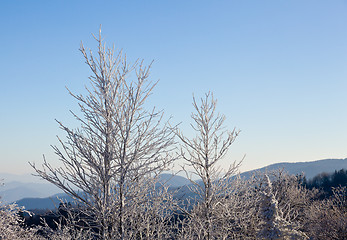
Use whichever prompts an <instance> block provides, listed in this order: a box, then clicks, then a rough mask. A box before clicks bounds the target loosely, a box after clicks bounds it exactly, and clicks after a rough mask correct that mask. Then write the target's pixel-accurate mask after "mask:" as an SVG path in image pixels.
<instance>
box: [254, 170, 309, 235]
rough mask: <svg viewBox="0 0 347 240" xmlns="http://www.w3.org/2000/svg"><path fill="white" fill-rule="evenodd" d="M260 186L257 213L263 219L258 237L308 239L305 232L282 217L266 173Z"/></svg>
mask: <svg viewBox="0 0 347 240" xmlns="http://www.w3.org/2000/svg"><path fill="white" fill-rule="evenodd" d="M262 188H263V189H262V191H261V192H260V193H261V195H262V199H261V202H260V210H259V213H260V218H261V219H262V220H263V221H262V224H261V225H260V231H259V233H258V238H260V239H267V240H275V239H288V240H289V239H292V240H295V239H308V237H307V236H306V234H304V233H303V232H301V231H299V230H297V229H296V228H295V227H294V226H293V224H292V223H290V222H288V221H286V220H285V219H284V218H283V214H282V211H281V210H280V208H279V207H278V201H277V199H276V197H275V194H274V193H273V188H272V183H271V181H270V178H269V177H268V175H266V174H265V176H264V181H263V186H262Z"/></svg>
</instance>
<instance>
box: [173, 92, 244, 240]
mask: <svg viewBox="0 0 347 240" xmlns="http://www.w3.org/2000/svg"><path fill="white" fill-rule="evenodd" d="M216 104H217V101H216V100H215V99H214V98H213V94H212V93H210V92H209V93H207V94H206V95H205V97H204V98H202V99H201V105H198V103H197V102H196V100H195V98H193V106H194V109H195V112H194V113H192V115H191V117H192V119H193V121H194V123H193V124H191V126H192V128H193V129H194V131H195V132H196V134H197V135H196V137H195V138H193V139H188V138H187V137H185V136H184V135H183V134H182V133H181V132H177V136H178V137H179V139H180V140H181V142H182V148H181V156H182V158H183V159H184V160H185V161H186V163H187V165H188V166H189V167H190V168H192V169H193V174H196V175H197V176H198V178H199V179H200V180H201V181H200V180H199V181H194V180H192V178H191V176H190V175H189V173H188V171H186V173H187V176H188V178H189V179H190V181H191V183H192V184H193V187H191V191H193V192H194V193H195V194H197V201H198V202H197V203H196V204H195V206H194V207H193V209H192V210H191V211H189V212H188V211H187V213H188V215H189V222H188V223H187V224H185V226H186V227H187V228H186V230H187V231H188V232H189V234H191V237H192V238H194V239H216V238H219V239H221V236H218V234H219V232H218V231H216V228H217V227H218V225H219V224H218V223H221V222H223V221H224V220H225V219H220V216H222V215H221V214H222V213H221V212H220V210H221V209H223V207H221V206H223V205H224V204H225V202H226V201H225V199H226V198H228V195H229V194H231V193H232V192H235V189H234V187H233V186H232V177H233V176H234V175H235V174H236V173H237V169H238V167H239V164H240V163H236V162H234V163H233V164H232V165H230V167H229V169H227V170H226V171H225V172H224V171H223V169H222V168H221V167H220V166H218V163H219V161H220V160H221V159H222V158H223V157H224V156H225V154H226V153H227V151H228V149H229V147H230V145H231V144H232V143H233V142H234V140H235V138H236V137H237V135H238V134H239V131H236V130H235V129H234V130H233V131H231V132H230V131H226V130H224V128H223V123H224V120H225V117H224V116H223V115H220V114H219V113H216ZM184 234H185V235H186V234H187V232H185V233H184Z"/></svg>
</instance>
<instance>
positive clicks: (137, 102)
mask: <svg viewBox="0 0 347 240" xmlns="http://www.w3.org/2000/svg"><path fill="white" fill-rule="evenodd" d="M95 39H96V40H97V42H98V48H97V54H96V56H95V55H93V54H92V52H91V51H90V52H89V53H88V51H87V50H86V49H85V47H84V46H83V45H82V44H81V48H80V50H81V52H82V54H83V56H84V59H85V62H86V64H87V65H88V67H89V68H90V70H91V72H92V75H91V76H90V78H89V79H90V85H89V86H88V87H86V91H87V93H86V94H85V95H82V94H80V95H76V94H73V93H71V92H70V91H69V93H70V94H71V95H72V97H73V98H74V99H75V100H77V102H78V105H79V107H80V111H81V114H77V113H75V112H71V113H72V115H73V116H74V118H75V119H76V120H77V121H78V122H79V124H80V127H79V128H77V129H71V128H68V127H67V126H65V125H64V124H63V123H62V122H60V121H57V122H58V124H59V126H60V128H61V129H62V130H63V131H64V132H65V134H66V139H67V140H66V141H65V140H63V139H61V138H58V139H59V142H60V147H58V146H53V149H54V151H55V153H56V155H57V156H58V157H59V161H60V163H61V165H60V166H58V167H55V166H53V165H51V163H49V162H48V161H47V160H46V159H44V163H43V166H42V168H41V169H40V168H38V167H37V166H36V165H35V164H33V163H31V165H32V167H33V168H34V169H35V171H36V172H37V174H38V176H40V177H42V178H43V179H45V180H47V181H49V182H51V183H53V184H54V185H56V186H57V187H59V188H60V189H61V190H63V191H64V192H65V193H67V194H68V195H70V196H71V197H73V198H74V199H75V201H76V205H79V206H81V207H80V209H81V211H83V214H82V215H83V216H84V218H85V219H87V220H85V223H84V227H86V228H93V229H96V230H95V232H96V233H97V237H99V238H102V239H134V238H147V239H153V238H162V235H161V234H162V232H164V231H166V228H164V227H163V224H165V217H166V215H167V211H169V208H170V206H169V204H170V202H171V196H170V195H169V194H168V193H167V189H166V188H165V187H163V186H161V185H158V184H157V181H156V179H157V178H156V177H157V176H158V174H160V173H161V172H162V171H163V170H165V169H166V168H167V167H168V166H169V165H170V164H171V163H172V161H173V160H174V158H173V157H172V155H171V154H170V152H171V150H172V148H173V144H174V135H173V134H172V130H171V127H169V125H168V122H166V121H163V112H161V111H157V110H156V109H155V108H153V109H152V110H147V108H146V107H147V105H146V100H147V99H148V97H149V95H150V94H151V92H152V90H153V88H154V87H155V85H156V83H152V82H151V81H150V80H149V71H150V67H151V66H150V65H149V66H148V67H146V66H144V64H143V61H136V62H135V63H134V64H129V63H128V61H127V59H126V57H125V55H123V54H122V52H118V53H116V52H115V50H114V48H107V47H106V46H105V44H104V42H103V40H102V38H101V33H100V34H99V36H98V37H96V38H95Z"/></svg>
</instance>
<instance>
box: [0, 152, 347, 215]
mask: <svg viewBox="0 0 347 240" xmlns="http://www.w3.org/2000/svg"><path fill="white" fill-rule="evenodd" d="M342 168H343V169H347V158H346V159H324V160H318V161H311V162H296V163H288V162H284V163H275V164H271V165H268V166H266V167H263V168H259V169H256V170H252V171H247V172H244V173H242V174H241V176H244V177H248V176H251V175H252V174H254V173H255V172H266V171H273V170H277V169H283V170H284V171H286V172H288V173H289V174H294V175H295V174H301V173H304V174H305V176H306V178H307V179H311V178H313V177H314V176H316V175H317V174H319V173H322V172H327V173H333V172H334V171H335V170H340V169H342ZM1 178H4V177H3V176H2V175H1V173H0V179H1ZM11 180H13V178H12V179H11ZM159 180H160V182H162V183H165V184H167V185H168V186H170V188H171V189H177V188H179V187H182V186H184V187H182V188H181V189H179V191H178V192H177V193H176V195H177V196H176V197H177V198H184V197H187V196H190V195H191V193H190V192H189V188H188V187H186V186H187V185H189V184H190V181H189V180H188V179H186V178H185V177H182V176H178V175H172V174H162V175H160V176H159ZM0 196H2V197H3V199H2V200H5V201H4V202H14V201H16V202H17V204H18V205H19V206H25V208H26V209H35V208H41V209H44V208H47V209H54V207H55V206H57V205H59V200H58V199H57V197H60V198H64V199H67V200H68V201H70V200H69V198H68V196H67V195H65V194H63V193H61V190H60V189H59V188H57V187H55V186H54V185H52V184H48V183H21V182H15V181H12V182H6V181H5V186H3V187H0Z"/></svg>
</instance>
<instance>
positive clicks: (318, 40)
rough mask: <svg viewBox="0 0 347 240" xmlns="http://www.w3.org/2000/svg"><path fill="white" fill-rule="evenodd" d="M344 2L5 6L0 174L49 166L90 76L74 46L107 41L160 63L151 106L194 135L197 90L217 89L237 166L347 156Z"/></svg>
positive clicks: (0, 43)
mask: <svg viewBox="0 0 347 240" xmlns="http://www.w3.org/2000/svg"><path fill="white" fill-rule="evenodd" d="M346 13H347V2H346V1H339V0H336V1H326V0H318V1H317V0H308V1H302V0H297V1H279V0H268V1H258V0H254V1H230V0H225V1H201V0H199V1H154V0H153V1H35V0H33V1H15V0H14V1H1V2H0V27H1V37H0V66H1V71H0V80H1V94H0V103H1V108H0V109H1V114H0V115H1V118H0V119H1V120H0V121H1V122H0V123H1V124H0V131H1V138H0V162H1V168H0V172H11V173H24V172H31V169H30V167H29V165H28V164H27V162H28V161H34V162H36V163H37V164H40V163H41V162H42V154H45V155H47V158H48V160H49V161H52V162H54V161H55V159H56V158H55V156H54V155H53V154H52V150H51V149H50V147H49V145H50V144H56V143H57V140H56V137H55V136H56V135H59V136H64V134H63V132H62V131H61V130H59V128H58V125H57V124H56V123H55V121H54V119H55V118H57V119H59V120H62V121H63V122H64V123H66V125H68V126H75V124H76V123H75V122H74V121H73V118H72V117H71V115H70V114H69V112H68V111H69V109H76V102H75V101H74V100H73V99H72V98H71V97H70V96H69V95H68V93H67V91H66V89H65V86H67V87H69V88H70V89H71V90H72V91H73V92H75V93H79V92H81V91H83V87H84V85H85V84H87V83H88V79H87V77H88V76H89V74H90V72H89V69H88V67H87V66H86V65H85V64H84V60H83V57H82V55H81V54H80V52H79V51H78V49H79V44H80V42H81V41H83V43H84V45H85V46H86V47H90V48H94V47H95V44H96V42H95V41H94V40H93V38H92V36H91V34H92V33H97V32H98V29H99V26H100V24H102V32H103V36H104V38H105V40H106V42H107V43H108V44H110V45H112V44H115V46H116V48H117V49H123V50H124V52H125V53H127V55H128V57H129V59H130V60H135V59H136V58H144V59H145V62H147V63H150V62H151V61H152V60H154V64H153V68H152V75H151V76H152V79H153V81H156V80H158V79H160V82H159V84H158V86H157V87H156V88H155V89H154V93H153V96H152V97H151V99H150V104H154V105H156V106H157V107H158V108H160V109H164V110H165V112H166V115H167V116H173V120H172V121H173V122H175V123H178V122H182V124H181V125H182V128H183V129H184V130H185V131H187V133H189V132H188V130H187V129H188V127H189V123H190V113H191V111H192V110H193V108H192V105H191V100H192V94H193V93H194V94H195V96H196V97H199V96H202V94H204V93H205V92H207V91H209V90H211V91H213V92H214V95H215V97H216V98H217V99H218V109H219V111H220V112H222V113H223V114H225V115H226V117H227V121H226V125H227V127H228V128H230V129H232V128H233V127H236V128H237V129H241V134H240V136H239V138H238V139H237V140H236V142H235V144H234V145H233V146H232V147H231V151H230V152H229V154H228V156H227V159H225V161H224V162H223V164H225V165H226V164H227V163H228V161H229V162H230V161H233V160H240V159H241V158H242V157H243V155H244V154H246V158H245V160H244V163H243V166H242V168H241V170H243V171H244V170H249V169H254V168H258V167H263V166H265V165H268V164H271V163H275V162H283V161H288V162H296V161H311V160H318V159H324V158H345V157H347V14H346Z"/></svg>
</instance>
